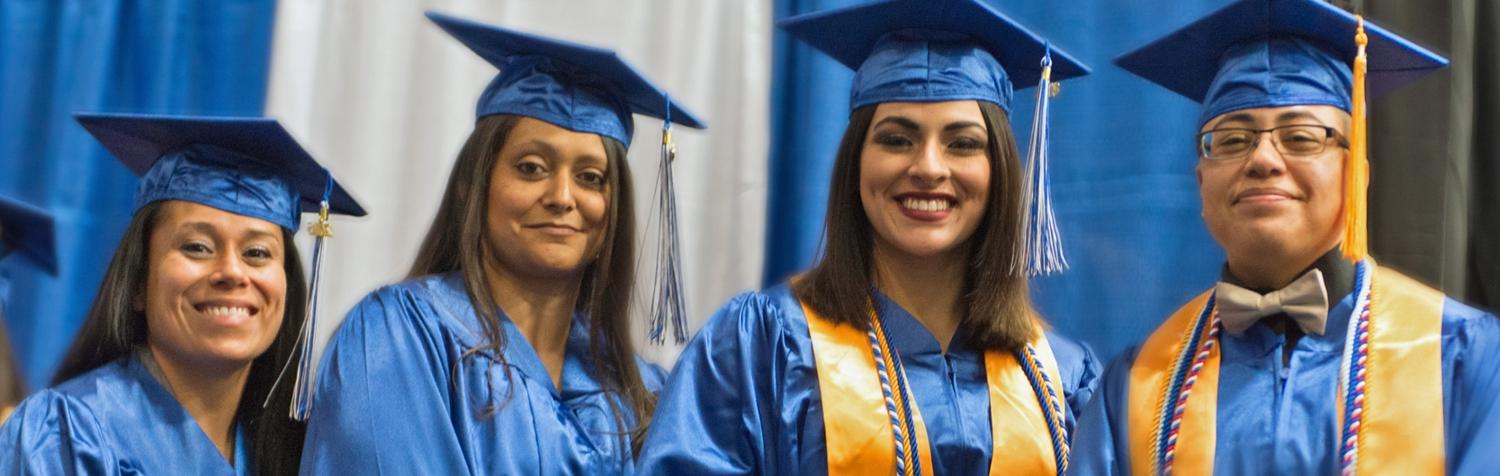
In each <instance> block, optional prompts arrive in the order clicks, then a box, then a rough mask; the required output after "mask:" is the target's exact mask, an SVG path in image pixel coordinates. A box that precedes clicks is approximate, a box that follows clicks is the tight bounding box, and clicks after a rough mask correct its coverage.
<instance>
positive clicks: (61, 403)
mask: <svg viewBox="0 0 1500 476" xmlns="http://www.w3.org/2000/svg"><path fill="white" fill-rule="evenodd" d="M103 438H104V435H103V432H102V431H100V426H99V420H98V419H97V418H96V417H95V416H94V414H93V412H92V411H90V410H89V409H88V408H87V407H86V406H83V405H80V404H78V403H77V402H74V401H72V399H70V398H69V397H67V396H66V395H63V394H61V393H58V392H55V391H53V390H42V391H41V392H37V394H35V395H32V396H31V397H30V398H27V399H26V400H25V401H22V402H21V404H20V405H19V406H17V407H16V410H15V413H13V414H12V415H11V416H10V418H9V419H8V420H6V421H5V426H3V427H0V474H27V475H54V474H56V475H72V474H96V475H112V474H119V471H118V468H116V467H115V465H114V464H113V461H115V460H116V458H115V456H114V454H113V452H112V451H111V450H110V447H109V445H108V444H107V443H106V442H104V441H103Z"/></svg>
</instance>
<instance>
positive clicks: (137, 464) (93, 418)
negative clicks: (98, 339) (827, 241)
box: [0, 355, 251, 475]
mask: <svg viewBox="0 0 1500 476" xmlns="http://www.w3.org/2000/svg"><path fill="white" fill-rule="evenodd" d="M236 436H237V437H236V438H235V453H234V455H235V461H234V465H233V466H231V465H230V461H228V460H226V459H225V458H224V456H223V455H221V454H220V453H219V450H218V447H216V446H214V443H213V441H212V440H210V439H209V438H208V435H206V434H204V433H203V430H202V428H200V427H199V426H198V422H197V421H196V420H194V419H193V417H192V415H189V414H188V412H187V410H186V409H184V408H183V407H182V405H181V404H180V403H178V402H177V399H176V398H175V397H173V396H172V394H171V393H170V392H168V391H167V389H166V387H164V386H162V384H161V383H160V382H157V381H156V379H155V378H154V377H152V376H151V374H150V373H149V372H148V371H147V370H146V368H145V367H144V366H143V365H142V364H141V363H140V362H139V361H138V360H136V357H135V356H133V355H132V356H128V357H122V358H121V359H120V360H116V361H114V362H113V363H110V364H107V365H104V366H103V367H99V368H97V369H94V370H92V371H89V372H88V373H85V374H83V375H79V376H78V377H75V378H73V379H71V380H68V381H67V382H63V383H62V384H61V385H58V386H56V387H53V388H48V389H45V390H42V391H40V392H37V393H36V394H35V395H32V396H31V397H28V398H27V399H26V400H24V401H22V402H21V404H20V405H19V406H17V407H16V411H15V413H14V414H12V415H11V417H10V419H8V420H6V421H5V425H4V426H3V427H0V474H30V475H53V474H59V475H61V474H88V475H127V474H224V475H230V474H250V473H251V468H250V463H249V461H248V456H247V452H248V448H247V446H248V441H246V438H245V436H244V433H243V432H239V433H237V435H236Z"/></svg>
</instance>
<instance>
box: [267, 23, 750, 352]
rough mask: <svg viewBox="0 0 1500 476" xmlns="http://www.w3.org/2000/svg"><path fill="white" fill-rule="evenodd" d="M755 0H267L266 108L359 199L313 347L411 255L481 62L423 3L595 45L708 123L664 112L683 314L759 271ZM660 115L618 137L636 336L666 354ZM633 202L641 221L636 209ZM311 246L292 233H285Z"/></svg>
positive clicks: (344, 232) (433, 206)
mask: <svg viewBox="0 0 1500 476" xmlns="http://www.w3.org/2000/svg"><path fill="white" fill-rule="evenodd" d="M770 8H771V7H770V0H503V1H484V2H481V1H435V0H434V1H415V0H413V1H360V0H282V1H281V3H280V5H279V7H278V9H277V18H276V33H275V43H274V46H273V56H272V58H273V59H272V67H271V88H270V98H269V100H268V104H267V112H268V114H269V115H271V116H273V117H276V118H279V119H281V121H282V123H283V124H285V125H286V127H287V128H288V129H289V130H291V132H292V134H293V135H295V136H296V137H297V138H298V140H300V141H301V142H302V143H303V145H304V146H306V147H307V148H308V149H309V150H310V151H311V152H312V153H313V155H314V156H315V157H317V158H318V159H319V160H320V161H322V162H323V163H324V164H326V165H327V166H328V168H329V169H330V170H332V171H333V173H334V175H335V176H336V177H337V178H338V179H339V180H340V181H341V182H342V183H343V184H344V185H345V187H346V188H348V189H350V192H351V193H353V194H354V196H355V198H357V199H358V200H359V201H360V202H361V203H362V204H363V205H364V206H365V209H366V210H368V211H369V212H370V215H369V216H368V217H365V218H358V219H354V218H348V217H336V218H335V219H334V222H333V223H334V237H333V238H332V239H330V241H329V244H328V246H329V249H328V251H327V252H326V254H327V256H326V257H325V258H324V264H323V266H324V268H323V269H324V273H325V274H324V278H323V281H322V291H321V293H322V298H321V301H320V302H321V307H320V309H321V310H322V311H321V312H320V313H319V314H320V316H319V319H320V321H319V323H318V326H317V331H316V335H315V338H316V340H315V342H316V345H315V352H317V355H319V356H321V355H322V349H323V348H324V346H325V343H326V342H327V340H328V339H329V337H331V335H332V334H333V332H334V330H335V329H337V327H338V324H339V322H341V321H342V320H343V317H344V315H345V313H346V312H347V311H348V310H349V309H350V308H352V307H353V306H354V304H355V303H356V302H358V301H359V299H360V298H361V297H363V296H364V295H365V294H367V293H369V292H370V291H373V290H375V289H376V288H378V287H380V286H383V285H386V284H390V283H394V282H397V281H400V280H401V279H403V278H404V277H405V275H406V272H407V270H408V268H409V267H410V266H411V262H412V259H413V258H414V257H415V255H416V250H417V246H418V245H419V244H420V243H421V240H422V238H423V236H424V234H425V233H426V231H427V228H428V227H429V226H430V224H431V222H432V217H433V214H434V213H435V212H436V210H437V205H438V202H439V200H440V198H441V196H442V193H443V189H444V186H445V185H446V183H447V179H448V174H449V171H450V169H451V168H452V165H453V162H454V160H455V159H456V157H457V155H458V151H459V149H460V148H461V147H462V145H463V142H464V139H465V138H466V137H467V136H468V134H469V131H470V130H471V129H472V127H473V124H474V105H475V101H476V99H477V98H478V96H479V93H480V91H481V90H482V89H483V88H484V86H485V85H486V84H488V82H489V81H490V79H491V78H493V77H494V75H495V73H496V71H495V69H494V68H493V67H492V66H490V65H489V64H488V63H486V62H485V61H484V60H482V59H480V58H479V57H478V56H476V55H474V54H473V53H472V52H471V51H469V49H468V48H466V47H464V46H463V45H461V44H459V43H458V42H457V41H455V40H453V39H452V38H450V37H449V36H448V35H447V34H446V33H444V32H443V31H442V30H440V29H439V28H437V27H436V26H435V25H433V24H431V23H430V22H429V21H427V19H426V18H425V17H424V16H423V11H425V10H429V9H431V10H437V11H441V12H444V13H449V14H453V15H457V16H461V17H465V18H470V19H474V20H477V21H481V22H484V23H489V24H496V25H502V26H506V27H510V28H515V29H518V30H522V31H527V32H531V33H537V34H542V35H547V36H551V37H556V38H562V39H567V40H572V41H575V42H580V43H585V44H590V45H596V46H601V47H606V48H611V49H614V50H616V51H618V52H619V53H620V55H621V56H623V57H624V58H625V59H626V60H627V61H628V62H630V63H631V64H632V65H634V66H635V67H636V68H637V69H640V70H641V71H643V72H644V74H645V75H646V76H647V77H649V78H651V79H652V80H653V81H655V82H656V83H657V84H659V85H660V86H662V88H663V89H666V90H667V91H669V92H670V93H671V94H672V98H673V99H674V100H677V101H680V102H681V103H683V104H684V105H686V107H687V108H688V109H689V110H691V111H693V112H694V113H695V114H697V115H698V116H699V117H700V118H703V119H704V120H706V121H707V122H708V123H709V126H710V128H709V129H708V130H707V131H697V130H692V129H688V128H685V127H675V128H673V135H672V137H673V141H674V142H676V143H677V147H678V160H677V161H676V162H677V163H676V164H675V166H674V168H673V171H674V174H675V178H676V186H677V191H678V197H677V198H678V222H679V227H680V232H681V240H682V241H681V243H682V260H683V271H684V275H685V282H686V294H687V309H688V313H689V321H688V324H689V329H690V330H691V331H696V330H697V329H698V328H699V327H701V326H702V325H703V323H704V321H705V320H707V318H708V317H709V316H710V315H711V313H712V312H713V311H714V310H715V309H717V308H718V307H719V306H720V305H721V304H723V303H724V302H725V301H726V300H727V299H728V298H729V297H731V296H733V295H734V294H736V293H738V292H740V291H743V290H746V289H751V288H754V287H755V286H756V285H757V284H758V281H759V279H760V273H761V259H762V255H763V251H762V242H763V236H764V229H765V227H764V221H765V201H766V160H767V155H766V154H767V142H768V130H767V128H768V125H769V122H768V114H769V112H768V109H769V89H770V56H771V53H770V49H771V28H772V25H771V20H770V18H771V13H770V11H771V10H770ZM660 129H661V122H660V121H657V120H653V119H649V118H642V117H640V116H637V119H636V125H635V138H634V140H633V142H632V143H633V146H632V147H631V151H630V166H631V172H632V173H633V175H634V178H635V184H636V190H637V192H636V203H637V204H638V205H637V209H636V213H637V215H638V220H637V223H638V224H639V225H638V228H640V233H641V236H638V237H636V239H637V242H638V244H639V245H638V249H639V250H640V251H641V255H642V257H641V260H640V264H639V265H638V268H639V269H638V271H637V280H636V282H637V286H636V289H637V291H636V300H635V304H634V305H633V309H634V310H635V312H634V315H633V318H634V320H635V322H636V324H637V325H636V326H634V327H635V328H636V329H637V330H636V331H635V332H636V336H635V338H636V342H637V344H638V345H637V347H638V348H639V349H640V352H641V354H642V355H643V356H645V357H646V358H647V359H650V360H652V361H654V362H656V363H658V364H661V365H662V366H664V367H666V368H668V369H670V368H671V365H672V363H673V361H675V359H676V358H677V354H678V352H680V350H681V348H680V346H677V345H673V344H672V343H671V342H670V339H669V341H668V343H667V344H666V345H663V346H657V345H653V344H650V343H648V342H647V341H646V338H645V329H646V326H647V323H646V319H647V309H648V307H649V306H648V304H647V303H648V301H647V300H646V297H647V295H648V294H649V291H650V287H651V279H652V277H653V274H652V272H653V269H654V266H653V261H652V259H653V255H652V252H653V251H654V250H655V242H654V241H652V240H654V239H655V233H654V231H655V228H656V226H657V225H658V224H657V223H656V220H655V218H654V216H655V215H654V214H653V213H651V212H652V210H653V209H654V205H655V201H654V200H653V192H654V184H655V182H656V175H657V173H656V170H657V166H658V165H657V163H658V159H659V148H658V144H659V143H660ZM648 217H649V218H651V221H649V222H648V221H647V220H648ZM298 243H299V247H300V249H301V250H303V255H304V259H309V258H310V255H311V250H312V248H311V246H310V244H311V241H310V239H309V238H308V237H307V236H306V234H305V233H303V234H302V236H301V237H299V238H298Z"/></svg>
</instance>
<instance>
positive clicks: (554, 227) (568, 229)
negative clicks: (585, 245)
mask: <svg viewBox="0 0 1500 476" xmlns="http://www.w3.org/2000/svg"><path fill="white" fill-rule="evenodd" d="M526 228H530V229H533V230H537V231H540V232H543V233H547V234H550V235H571V234H574V233H582V232H583V230H580V229H578V228H577V227H575V226H572V225H565V224H560V223H541V224H536V225H526Z"/></svg>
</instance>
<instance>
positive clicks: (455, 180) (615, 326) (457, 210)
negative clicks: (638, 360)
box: [410, 115, 656, 444]
mask: <svg viewBox="0 0 1500 476" xmlns="http://www.w3.org/2000/svg"><path fill="white" fill-rule="evenodd" d="M519 120H520V117H518V116H512V115H492V116H486V117H484V118H482V119H480V120H479V122H478V123H477V124H475V126H474V131H473V132H472V133H470V134H469V139H468V141H466V142H465V143H464V146H463V149H462V150H460V151H459V153H458V161H457V162H456V163H454V164H453V172H452V174H450V175H449V177H448V187H447V190H445V191H444V192H443V199H442V202H441V203H440V204H439V205H438V211H437V216H436V217H434V218H433V220H432V227H431V228H429V229H428V231H427V237H426V238H425V239H423V240H422V246H421V248H420V249H419V250H418V251H417V258H416V261H415V262H414V263H413V264H412V267H411V272H410V276H411V277H417V276H423V275H429V274H436V273H447V272H458V273H459V275H460V276H461V277H462V278H463V282H464V290H465V292H466V293H467V294H468V295H469V300H470V302H472V303H473V305H474V311H475V313H476V314H477V315H478V316H477V317H478V318H479V324H480V326H481V328H482V330H483V333H484V335H485V342H484V343H483V344H481V345H480V346H479V347H478V348H475V349H469V351H468V352H467V353H466V354H465V357H466V358H473V357H474V356H475V354H476V353H479V352H483V353H487V354H490V355H494V356H495V358H496V359H499V360H501V361H503V359H504V355H505V354H504V351H505V346H506V345H507V343H506V339H505V331H504V328H503V327H502V325H501V321H500V319H501V318H500V316H499V315H498V314H497V313H496V312H495V310H496V309H498V305H496V303H495V298H494V296H491V295H490V289H492V288H491V287H490V285H489V278H488V277H487V276H486V275H485V273H484V263H485V262H486V260H489V259H494V251H493V250H491V249H490V247H489V245H488V242H487V241H486V240H485V235H484V233H485V229H484V219H485V216H486V215H487V213H488V211H489V210H488V208H489V202H488V200H487V198H488V196H489V188H490V178H491V176H492V175H493V173H494V170H495V163H496V162H498V160H497V159H498V158H499V155H500V149H501V148H502V147H504V145H505V142H506V139H507V138H508V137H509V135H510V132H511V130H512V129H513V128H515V125H516V122H517V121H519ZM600 139H601V140H602V141H603V142H604V153H605V156H606V159H607V161H608V164H607V167H608V173H606V174H605V177H606V179H605V180H606V185H605V189H606V191H605V195H606V197H607V198H606V199H607V200H608V202H607V203H608V206H607V207H606V211H605V227H604V230H605V231H604V246H603V248H602V249H601V250H600V252H599V256H598V257H597V258H596V259H594V260H593V262H591V263H589V264H588V266H587V267H586V268H585V269H584V272H583V277H582V283H581V286H580V287H579V299H578V303H577V305H576V310H577V311H579V312H581V313H582V314H583V315H584V316H587V318H588V329H589V358H590V361H591V363H592V364H593V368H594V371H595V372H596V374H595V375H596V378H599V379H600V380H601V382H602V386H603V387H604V389H605V390H606V391H608V392H612V393H614V394H616V395H619V396H620V397H621V398H623V400H624V403H625V405H626V406H627V407H629V410H630V411H631V412H632V413H633V414H634V415H636V425H635V427H634V428H630V429H628V432H629V434H630V435H632V438H631V441H633V442H635V444H639V442H640V440H641V438H640V437H641V435H642V434H643V433H644V432H645V429H646V427H647V426H648V425H649V424H650V421H651V413H652V412H653V411H654V410H655V409H656V398H655V396H653V395H652V394H651V392H649V391H647V390H646V385H645V383H644V382H642V380H641V373H640V369H639V368H638V367H636V365H635V350H634V348H633V346H632V345H631V340H630V327H629V326H630V314H629V311H630V310H629V305H630V294H631V290H632V288H633V285H634V281H635V245H634V240H635V207H634V204H633V200H632V198H631V197H633V196H634V191H633V190H632V187H631V179H630V168H629V164H627V163H626V160H625V145H624V144H621V143H620V142H619V141H616V140H614V139H611V138H608V137H603V136H600ZM606 400H608V401H609V402H610V406H611V408H610V411H611V413H612V414H613V415H614V418H615V422H616V424H617V426H618V427H620V428H625V422H624V417H623V415H622V414H621V409H620V408H618V407H617V406H616V403H615V401H614V400H613V399H606ZM622 437H623V435H622Z"/></svg>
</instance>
